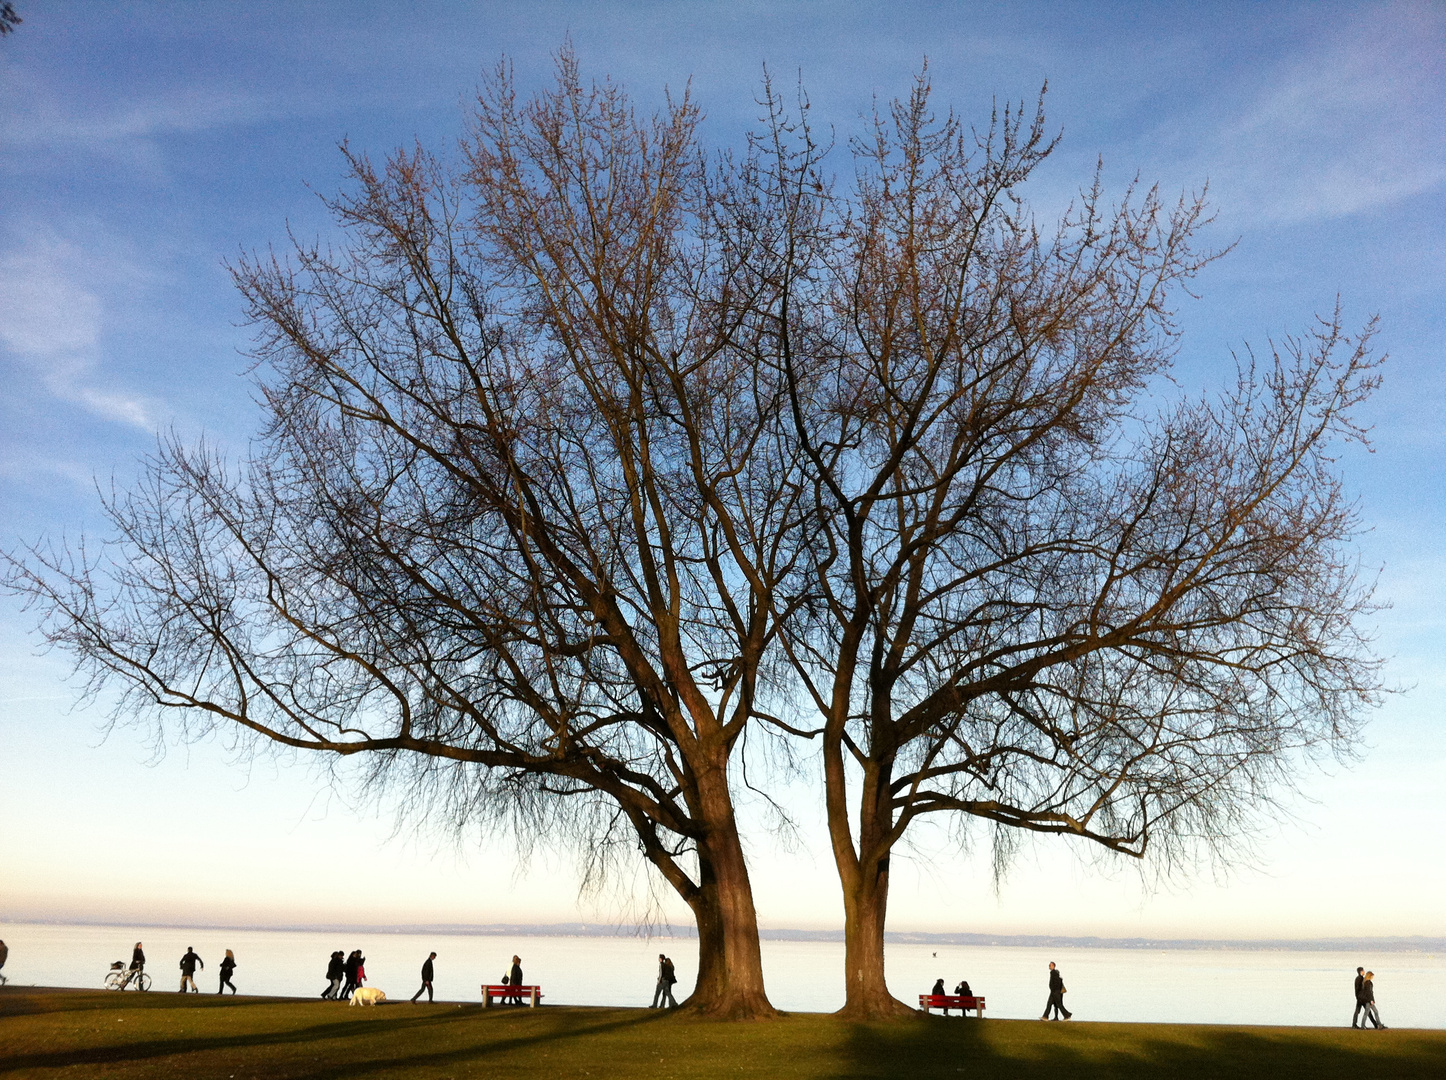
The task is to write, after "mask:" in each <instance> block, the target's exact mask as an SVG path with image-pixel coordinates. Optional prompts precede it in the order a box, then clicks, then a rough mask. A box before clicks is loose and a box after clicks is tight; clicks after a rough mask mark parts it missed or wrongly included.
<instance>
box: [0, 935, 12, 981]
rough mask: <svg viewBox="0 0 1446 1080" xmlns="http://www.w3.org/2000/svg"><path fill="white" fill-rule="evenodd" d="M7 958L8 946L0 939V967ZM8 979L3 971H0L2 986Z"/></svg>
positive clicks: (0, 967) (8, 954)
mask: <svg viewBox="0 0 1446 1080" xmlns="http://www.w3.org/2000/svg"><path fill="white" fill-rule="evenodd" d="M9 959H10V947H9V946H8V945H6V944H5V942H3V941H0V969H3V968H4V967H5V961H6V960H9ZM9 981H10V980H9V979H7V978H6V977H5V976H4V974H3V973H0V986H4V985H5V984H6V983H8V982H9Z"/></svg>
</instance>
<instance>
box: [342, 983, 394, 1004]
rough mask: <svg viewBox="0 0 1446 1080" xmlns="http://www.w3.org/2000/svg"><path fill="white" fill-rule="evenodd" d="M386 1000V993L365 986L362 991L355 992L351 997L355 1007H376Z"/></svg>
mask: <svg viewBox="0 0 1446 1080" xmlns="http://www.w3.org/2000/svg"><path fill="white" fill-rule="evenodd" d="M386 1000H387V995H386V991H384V990H378V989H377V988H376V987H374V986H363V987H362V988H361V989H360V990H353V991H352V995H351V1003H352V1004H353V1005H375V1004H377V1003H378V1002H379V1001H386Z"/></svg>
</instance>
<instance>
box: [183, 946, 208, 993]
mask: <svg viewBox="0 0 1446 1080" xmlns="http://www.w3.org/2000/svg"><path fill="white" fill-rule="evenodd" d="M198 965H199V966H200V967H205V966H206V961H204V960H202V959H201V958H200V957H199V956H197V955H196V950H195V949H193V948H191V946H189V945H187V946H186V955H185V956H183V957H181V989H180V993H182V994H184V993H185V992H186V984H187V983H190V984H191V992H192V993H196V994H199V993H200V992H201V991H199V990H197V989H196V967H197V966H198Z"/></svg>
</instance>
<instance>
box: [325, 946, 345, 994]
mask: <svg viewBox="0 0 1446 1080" xmlns="http://www.w3.org/2000/svg"><path fill="white" fill-rule="evenodd" d="M345 977H346V961H345V960H344V959H342V955H341V950H340V949H337V950H336V952H334V953H332V954H331V959H329V960H328V961H327V963H326V979H327V982H328V983H329V985H328V986H327V988H326V989H325V990H323V991H322V992H321V996H322V999H323V1000H329V999H334V998H335V997H336V992H337V991H338V990H340V989H341V980H342V979H343V978H345Z"/></svg>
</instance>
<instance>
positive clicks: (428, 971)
mask: <svg viewBox="0 0 1446 1080" xmlns="http://www.w3.org/2000/svg"><path fill="white" fill-rule="evenodd" d="M435 959H437V954H436V953H432V954H431V955H430V956H428V957H427V959H425V960H423V961H422V985H421V987H420V988H419V989H418V990H417V992H416V993H415V994H413V995H412V1001H413V1002H415V1001H416V1000H417V998H419V997H421V996H422V991H423V990H425V991H426V992H427V1001H428V1002H429V1003H430V1002H431V1000H432V961H433V960H435Z"/></svg>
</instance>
